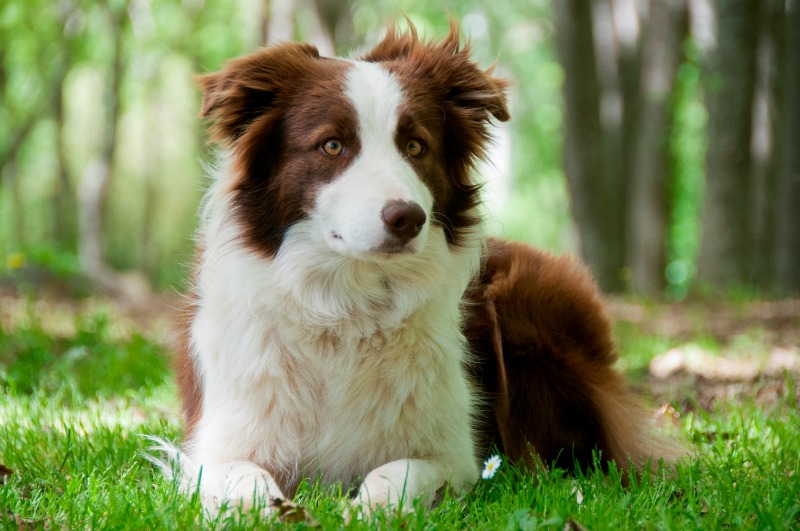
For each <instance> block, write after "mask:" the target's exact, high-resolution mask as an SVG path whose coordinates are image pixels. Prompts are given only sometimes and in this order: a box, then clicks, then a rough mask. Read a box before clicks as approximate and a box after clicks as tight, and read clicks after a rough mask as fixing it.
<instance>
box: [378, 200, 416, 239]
mask: <svg viewBox="0 0 800 531" xmlns="http://www.w3.org/2000/svg"><path fill="white" fill-rule="evenodd" d="M381 217H382V218H383V223H384V225H386V230H388V231H389V233H390V234H391V235H392V236H394V237H395V238H397V239H399V240H401V241H402V242H403V243H405V242H408V241H409V240H411V239H412V238H413V237H414V236H416V235H417V234H419V231H420V230H422V226H423V225H425V221H426V220H427V219H428V217H427V216H426V215H425V211H424V210H422V207H421V206H419V205H418V204H416V203H415V202H413V201H389V202H388V203H386V206H385V207H383V211H382V212H381Z"/></svg>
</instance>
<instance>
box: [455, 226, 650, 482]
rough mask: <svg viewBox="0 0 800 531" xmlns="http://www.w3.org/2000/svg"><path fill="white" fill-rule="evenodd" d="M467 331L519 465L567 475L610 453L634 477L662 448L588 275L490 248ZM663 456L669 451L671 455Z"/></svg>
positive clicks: (490, 422)
mask: <svg viewBox="0 0 800 531" xmlns="http://www.w3.org/2000/svg"><path fill="white" fill-rule="evenodd" d="M468 297H469V300H470V301H471V302H472V303H473V308H472V310H471V312H470V314H469V318H468V321H467V324H466V333H467V336H468V339H469V342H470V345H471V347H472V349H473V351H474V353H475V354H476V356H477V365H476V368H475V371H476V376H477V378H478V380H479V381H480V384H481V388H482V389H483V390H484V392H485V393H486V394H487V395H488V397H489V398H490V400H491V403H492V408H491V409H490V410H489V411H487V413H486V414H485V415H484V419H483V421H484V424H485V426H486V430H487V435H488V437H487V439H486V440H484V444H489V443H491V437H494V442H496V443H497V444H498V446H499V449H500V451H501V452H503V453H504V454H506V455H508V456H509V457H510V458H512V459H514V460H522V461H529V462H530V461H531V460H534V461H535V457H532V456H531V453H530V448H529V445H530V446H532V448H533V450H534V451H535V456H536V457H538V458H539V459H540V460H541V461H542V462H543V463H544V464H545V465H550V464H555V465H557V466H559V467H562V468H566V469H573V468H574V467H575V466H576V465H577V466H579V467H581V468H586V467H588V466H590V465H591V464H592V452H593V451H594V450H599V451H600V452H602V458H603V460H612V461H615V462H616V464H617V465H618V466H620V467H622V468H627V466H628V464H629V459H630V460H632V461H633V462H634V463H635V464H636V465H640V464H642V463H643V461H645V460H646V459H647V458H648V457H650V455H651V453H652V452H655V453H656V455H655V456H654V457H655V458H656V459H658V457H660V456H659V455H658V452H659V450H660V449H659V448H658V447H654V446H653V445H652V444H651V442H652V441H653V439H652V438H651V436H649V435H648V434H649V433H650V431H651V430H650V428H649V426H647V424H648V419H647V416H646V414H645V413H644V410H643V409H642V408H641V407H640V406H639V404H638V402H637V400H636V399H635V397H634V396H633V395H632V394H631V393H630V392H629V391H628V390H627V389H626V387H625V385H624V382H623V379H622V377H621V375H620V374H619V373H618V372H617V371H616V370H615V369H614V367H613V364H614V362H615V361H616V359H617V355H616V353H615V347H614V343H613V340H612V337H611V326H610V321H609V318H608V316H607V315H606V312H605V309H604V307H603V304H602V302H601V301H600V298H599V294H598V291H597V288H596V287H595V284H594V282H593V281H592V278H591V276H590V275H589V273H588V271H587V270H586V269H585V268H584V267H583V266H581V265H580V264H578V263H576V262H575V261H573V260H571V259H569V258H564V257H555V256H552V255H549V254H547V253H543V252H541V251H538V250H535V249H533V248H531V247H529V246H526V245H522V244H514V243H507V242H501V241H497V240H492V241H490V244H489V257H488V261H487V263H486V265H485V268H484V270H483V272H482V275H481V278H480V281H479V282H477V283H476V285H475V286H474V287H473V288H472V289H471V290H470V292H469V293H468ZM662 450H663V449H662Z"/></svg>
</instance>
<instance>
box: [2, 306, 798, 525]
mask: <svg viewBox="0 0 800 531" xmlns="http://www.w3.org/2000/svg"><path fill="white" fill-rule="evenodd" d="M111 329H112V327H111V325H110V324H109V319H106V318H102V317H96V316H94V317H92V316H90V317H87V316H81V317H79V318H78V319H77V321H76V323H75V327H74V332H73V333H71V334H70V335H69V336H68V337H54V336H53V335H52V334H50V333H49V332H47V331H45V330H44V329H43V328H42V326H40V325H38V324H37V323H36V322H33V323H28V324H24V325H21V324H17V325H11V326H6V328H5V329H0V392H2V398H0V464H3V465H5V466H6V467H7V468H8V469H10V470H11V471H12V474H10V475H8V476H6V479H5V484H4V485H0V528H7V529H18V528H19V527H20V525H27V526H28V527H29V528H45V527H47V528H53V527H57V528H66V529H194V528H219V529H232V528H233V529H235V528H247V529H251V528H253V527H257V526H259V525H263V526H266V525H267V524H268V522H265V521H263V520H260V519H259V517H258V516H257V515H255V514H251V513H246V514H237V513H236V511H233V513H232V514H229V515H228V516H224V517H220V518H218V519H216V520H211V521H210V520H206V519H203V518H202V516H201V515H202V510H201V507H200V503H199V501H198V499H197V498H196V497H187V496H184V495H183V494H181V493H179V492H178V491H177V488H176V486H175V485H174V484H172V483H170V482H168V481H167V480H165V479H164V478H163V477H162V476H161V475H160V473H158V472H157V471H156V470H155V469H154V468H153V466H152V465H151V464H150V463H149V462H148V461H147V460H146V459H144V458H143V457H142V454H143V452H145V451H146V450H147V446H148V444H149V443H148V441H147V440H146V439H144V438H143V437H142V436H141V435H142V434H151V435H158V436H161V437H166V438H168V439H177V438H179V437H180V425H179V421H178V415H177V404H176V389H175V386H174V383H173V381H172V379H171V375H170V372H169V360H168V354H167V352H166V351H165V349H164V348H163V347H161V346H160V345H159V344H157V343H156V342H154V341H152V340H150V339H148V338H146V337H144V336H141V335H135V334H133V335H130V334H128V335H125V334H122V335H119V334H113V333H111ZM622 335H623V337H622V338H621V341H623V342H624V344H623V345H622V347H623V348H622V352H623V353H626V352H629V351H633V350H637V348H638V347H637V345H645V346H648V348H649V349H650V350H649V351H652V352H655V351H657V350H659V349H660V348H661V347H662V345H663V343H662V342H661V340H660V339H659V338H655V337H650V336H646V335H645V334H641V335H639V336H637V335H636V334H635V333H634V332H633V331H632V330H625V331H624V334H622ZM640 363H642V361H641V360H639V361H637V362H636V363H633V365H634V366H637V365H638V364H640ZM788 395H790V396H796V393H795V392H794V391H792V392H790V393H788ZM681 422H682V424H681V428H682V430H683V432H684V433H685V436H686V437H687V439H688V440H689V441H691V443H692V444H693V445H694V446H695V447H696V448H697V456H696V457H695V458H693V459H687V460H686V461H685V462H683V463H681V464H680V465H679V466H678V468H677V471H676V472H675V473H667V472H663V471H662V472H659V473H654V474H645V475H644V476H643V477H642V478H640V479H638V480H636V481H634V482H633V483H632V484H630V485H628V486H626V487H623V486H622V481H621V478H620V474H619V473H617V472H616V471H615V470H614V469H612V470H611V472H610V473H609V474H607V475H604V474H601V473H598V472H594V471H589V472H586V473H585V474H583V475H579V476H577V477H570V476H566V475H565V474H564V473H563V472H562V471H560V470H550V471H545V472H541V473H535V474H533V473H523V472H521V471H519V470H516V469H515V468H513V467H510V466H508V465H507V464H505V463H504V465H503V466H502V467H501V468H500V471H499V472H498V474H497V475H496V476H495V477H494V478H493V479H491V480H485V481H481V482H480V483H479V484H478V485H477V486H476V487H475V488H474V489H473V491H472V492H470V493H469V494H468V495H466V496H465V497H463V498H455V497H451V496H446V497H445V500H444V501H443V502H442V503H441V504H440V505H439V506H438V507H436V508H435V509H432V510H429V511H422V510H420V511H418V512H416V513H412V514H407V515H404V516H398V515H396V514H391V513H384V514H378V515H376V516H375V517H374V519H373V520H372V521H354V522H351V523H346V521H345V519H344V514H345V512H344V507H345V506H346V498H345V497H344V496H343V495H342V494H341V492H340V489H337V488H336V487H332V488H323V487H320V486H319V485H317V484H303V485H302V486H301V488H300V490H299V492H298V495H297V498H296V500H295V501H296V502H297V503H299V504H300V505H302V506H303V507H305V508H306V509H307V511H308V512H309V513H310V514H311V515H312V517H313V518H314V520H315V521H316V522H317V523H318V524H319V526H320V527H321V528H323V529H337V528H351V529H360V528H374V527H378V528H385V529H463V528H474V529H512V530H516V529H558V530H560V529H564V528H565V525H567V523H568V522H570V521H573V522H577V523H579V524H580V525H582V526H585V527H588V528H589V529H695V528H704V529H717V528H740V527H744V528H753V529H787V528H798V527H800V516H799V515H800V414H798V409H797V403H796V401H795V400H792V399H791V398H786V399H784V402H783V403H781V404H780V405H779V406H776V407H772V408H770V409H769V410H765V409H764V408H762V407H759V406H757V405H756V404H754V403H745V404H735V403H727V402H725V403H720V404H718V405H717V407H715V409H714V410H712V411H701V410H696V411H689V412H684V415H683V417H682V421H681ZM288 525H289V526H293V527H301V528H302V527H305V525H306V524H302V523H299V524H288Z"/></svg>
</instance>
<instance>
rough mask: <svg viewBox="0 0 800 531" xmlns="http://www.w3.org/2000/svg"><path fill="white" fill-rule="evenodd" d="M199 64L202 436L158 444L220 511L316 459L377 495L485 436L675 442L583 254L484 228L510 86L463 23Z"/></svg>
mask: <svg viewBox="0 0 800 531" xmlns="http://www.w3.org/2000/svg"><path fill="white" fill-rule="evenodd" d="M199 82H200V85H201V87H202V90H203V94H204V96H203V103H202V110H201V115H202V116H204V117H208V118H209V119H210V121H211V124H212V125H211V133H212V138H213V140H215V141H217V142H218V143H219V144H220V145H221V151H222V155H221V157H220V163H219V166H218V168H217V169H216V171H215V174H216V175H215V177H216V179H215V181H214V183H213V185H212V186H211V188H210V190H209V191H208V193H207V196H206V200H205V204H204V210H203V216H202V222H201V228H200V231H199V237H198V250H197V257H196V264H195V271H194V291H193V303H192V305H191V308H190V312H189V315H188V319H187V320H186V323H185V329H184V341H183V343H184V344H183V349H182V351H181V352H180V356H179V361H178V382H179V387H180V393H181V396H182V399H183V415H184V418H185V440H184V443H183V448H182V450H180V451H179V450H178V449H176V448H175V447H172V446H170V445H168V444H166V443H164V444H163V446H162V449H163V450H165V451H166V452H167V453H168V455H169V456H170V457H171V458H172V459H174V460H176V461H177V462H178V465H179V474H178V475H179V477H180V479H181V481H182V484H183V486H184V488H185V489H187V490H192V489H195V488H199V492H200V494H201V497H202V500H203V502H204V504H205V505H206V507H208V508H209V509H210V510H212V511H214V510H215V509H218V508H219V507H220V505H222V504H228V503H232V504H241V505H242V506H244V507H245V508H247V507H251V506H253V505H254V504H257V503H260V502H261V500H264V499H267V500H276V499H283V498H285V497H289V498H291V497H292V496H293V495H294V493H295V490H296V489H297V487H298V484H299V483H300V481H301V480H302V479H303V478H321V480H322V481H323V482H324V483H325V484H329V483H334V482H341V484H342V485H343V487H344V488H345V489H349V488H353V492H355V495H354V500H353V504H354V505H355V507H357V508H360V510H363V511H365V512H367V513H369V512H370V511H372V510H374V509H375V508H376V507H378V506H390V507H394V508H399V509H401V510H402V508H403V507H405V508H410V507H412V503H411V502H412V501H413V500H415V499H421V500H422V501H423V503H425V504H431V503H432V502H433V501H434V498H435V497H436V494H437V491H439V489H440V488H441V487H443V486H444V485H446V484H449V485H450V487H451V488H452V489H453V491H454V492H456V493H460V492H464V491H465V490H466V489H468V488H469V487H470V486H471V485H472V484H473V483H475V481H476V480H477V479H478V478H479V475H480V467H479V463H480V461H481V460H482V458H484V457H486V455H487V452H488V451H489V448H490V447H491V446H494V447H495V448H497V449H498V450H499V451H500V452H501V453H503V454H504V455H506V456H508V458H510V459H511V460H513V461H515V462H518V463H528V464H530V465H531V466H538V465H539V464H545V465H552V464H554V465H556V466H562V467H566V468H573V467H575V466H580V467H586V466H591V465H592V463H593V462H594V459H595V456H593V452H600V455H601V456H602V459H603V460H604V461H607V460H611V461H615V462H616V464H617V465H618V466H620V467H622V468H627V467H629V466H631V465H633V466H634V467H638V466H640V465H643V464H644V463H645V462H646V461H647V459H648V458H650V457H651V456H655V457H656V458H658V457H659V454H658V452H659V450H660V449H659V448H657V447H654V446H653V445H652V441H653V440H654V439H653V438H652V437H651V436H650V435H648V434H649V433H651V431H650V429H649V427H648V426H647V424H648V422H649V417H648V415H646V414H645V413H643V410H642V409H641V408H639V406H638V405H637V403H636V400H635V399H634V398H633V397H632V395H631V394H629V392H628V391H627V390H626V389H625V386H624V384H623V381H622V379H621V377H620V375H619V374H618V373H617V372H616V371H615V370H614V369H613V368H612V365H613V363H614V361H615V359H616V356H615V351H614V345H613V343H612V340H611V336H610V326H609V320H608V318H607V317H606V314H605V312H604V309H603V306H602V304H601V302H600V299H599V296H598V293H597V290H596V288H595V285H594V283H593V281H592V280H591V278H590V276H589V275H588V273H587V272H586V270H585V269H584V268H583V267H582V266H580V265H578V264H577V263H575V262H574V261H572V260H570V259H566V258H558V257H554V256H551V255H548V254H545V253H542V252H539V251H537V250H534V249H532V248H530V247H528V246H524V245H519V244H512V243H506V242H502V241H499V240H493V239H487V238H485V237H484V235H483V233H482V230H481V215H480V212H479V208H480V205H479V203H480V199H479V186H478V185H476V183H475V182H474V181H473V178H472V175H471V173H472V170H473V166H474V165H475V163H476V162H477V161H478V160H479V159H481V158H482V157H483V156H484V155H485V151H484V150H485V147H486V144H487V142H488V141H489V139H490V134H489V129H488V126H489V125H490V121H491V120H492V117H494V119H497V120H500V121H505V120H508V118H509V113H508V110H507V107H506V98H505V94H504V90H505V89H506V87H507V82H506V81H504V80H502V79H499V78H498V77H495V75H494V74H493V72H492V69H489V70H482V69H480V68H479V67H477V66H476V65H475V64H474V63H473V62H472V61H471V60H470V54H469V46H461V45H460V44H459V38H458V32H457V30H456V28H455V26H454V25H453V24H452V23H451V31H450V34H449V35H448V36H447V37H446V38H445V39H444V40H443V41H441V42H428V41H425V40H423V39H420V38H419V37H418V35H417V33H416V31H415V30H414V29H413V28H410V29H409V30H407V31H406V32H399V31H397V30H396V29H391V30H390V31H389V32H388V34H387V35H386V37H385V38H384V39H383V40H382V41H381V42H380V43H379V44H378V45H377V46H376V47H375V48H373V49H372V50H371V51H369V52H367V53H366V54H364V55H363V56H362V57H360V58H359V59H355V60H351V59H336V58H326V57H320V56H319V54H318V52H317V50H316V49H315V48H314V47H313V46H310V45H307V44H297V43H291V44H282V45H279V46H275V47H271V48H265V49H261V50H259V51H257V52H255V53H253V54H251V55H248V56H245V57H241V58H238V59H235V60H232V61H230V62H228V63H227V64H226V65H225V67H224V68H223V69H222V70H221V71H219V72H216V73H212V74H208V75H204V76H202V77H200V78H199ZM167 468H168V467H167ZM274 503H275V502H273V504H274ZM270 507H274V505H272V506H269V505H267V509H266V511H267V512H269V511H270Z"/></svg>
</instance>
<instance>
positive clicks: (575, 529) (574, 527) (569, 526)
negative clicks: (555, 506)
mask: <svg viewBox="0 0 800 531" xmlns="http://www.w3.org/2000/svg"><path fill="white" fill-rule="evenodd" d="M564 531H589V530H588V529H586V528H585V527H584V526H582V525H581V524H579V523H578V522H576V521H575V520H573V519H572V518H567V522H566V523H565V524H564Z"/></svg>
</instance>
